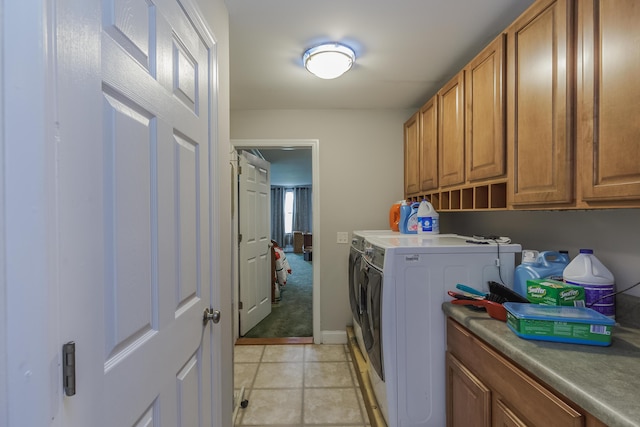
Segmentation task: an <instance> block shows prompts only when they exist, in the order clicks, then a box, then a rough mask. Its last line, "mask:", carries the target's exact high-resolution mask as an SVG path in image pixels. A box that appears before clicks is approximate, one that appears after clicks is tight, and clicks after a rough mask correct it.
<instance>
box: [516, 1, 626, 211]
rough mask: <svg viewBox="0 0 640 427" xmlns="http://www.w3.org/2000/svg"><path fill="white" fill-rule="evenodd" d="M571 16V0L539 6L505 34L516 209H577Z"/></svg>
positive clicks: (537, 4)
mask: <svg viewBox="0 0 640 427" xmlns="http://www.w3.org/2000/svg"><path fill="white" fill-rule="evenodd" d="M616 4H617V3H616ZM612 7H613V6H612ZM573 10H574V2H573V1H572V0H540V1H538V2H536V3H534V5H533V6H532V7H530V8H529V9H528V10H527V11H526V12H525V13H523V14H522V15H521V16H520V17H519V18H518V19H517V20H516V21H515V22H514V23H513V24H512V25H511V26H510V27H509V28H508V31H507V79H508V81H507V138H508V145H509V151H510V152H509V160H510V161H509V167H510V178H511V193H512V194H511V196H512V197H511V203H512V204H513V205H514V206H516V207H517V206H526V205H530V206H531V205H532V206H536V207H541V206H544V205H547V206H550V207H554V206H555V207H560V206H572V205H573V204H574V203H575V194H574V180H573V173H574V172H573V167H574V155H573V141H574V134H573V133H574V132H573V129H574V125H573V123H574V120H573V98H574V96H573V94H574V93H575V92H574V90H573V87H574V81H575V80H574V78H575V77H574V73H573V71H572V70H574V67H575V60H574V56H575V55H574V46H573V42H572V41H573V40H574V37H573V36H572V35H573V34H574V25H573Z"/></svg>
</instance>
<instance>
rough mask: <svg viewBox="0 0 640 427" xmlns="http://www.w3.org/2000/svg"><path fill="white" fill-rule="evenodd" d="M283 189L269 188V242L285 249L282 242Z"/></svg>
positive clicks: (283, 235) (284, 191) (284, 243)
mask: <svg viewBox="0 0 640 427" xmlns="http://www.w3.org/2000/svg"><path fill="white" fill-rule="evenodd" d="M285 193H286V189H285V188H284V187H276V186H273V187H271V240H275V241H276V242H277V243H278V245H280V246H281V247H283V248H284V247H285V245H286V243H287V242H285V240H284V237H285V234H284V195H285Z"/></svg>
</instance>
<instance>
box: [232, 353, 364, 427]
mask: <svg viewBox="0 0 640 427" xmlns="http://www.w3.org/2000/svg"><path fill="white" fill-rule="evenodd" d="M234 378H235V389H236V391H238V390H240V389H241V388H242V387H244V388H245V392H244V398H245V399H248V401H249V405H248V406H247V408H245V409H239V411H238V415H237V417H236V420H235V425H236V426H314V427H325V426H332V427H338V426H340V427H346V426H357V427H364V426H369V425H370V424H369V419H368V417H367V411H366V409H365V406H364V401H363V399H362V394H361V392H360V386H359V385H358V378H357V376H356V372H355V370H354V369H353V364H352V362H351V355H350V354H349V349H348V348H347V346H346V345H326V344H323V345H315V344H307V345H238V346H235V354H234Z"/></svg>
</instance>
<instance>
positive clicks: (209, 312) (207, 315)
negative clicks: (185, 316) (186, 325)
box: [202, 307, 220, 325]
mask: <svg viewBox="0 0 640 427" xmlns="http://www.w3.org/2000/svg"><path fill="white" fill-rule="evenodd" d="M209 320H211V321H212V322H213V323H218V322H219V321H220V311H218V310H214V309H213V308H210V307H207V308H205V309H204V313H203V315H202V324H203V325H206V324H207V322H208V321H209Z"/></svg>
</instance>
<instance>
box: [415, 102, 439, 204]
mask: <svg viewBox="0 0 640 427" xmlns="http://www.w3.org/2000/svg"><path fill="white" fill-rule="evenodd" d="M418 114H419V120H420V126H419V128H420V130H419V135H420V136H419V141H420V142H419V151H420V154H419V157H420V190H421V191H428V190H433V189H436V188H438V97H437V96H434V97H433V98H431V99H430V100H429V101H428V102H427V103H426V104H424V106H423V107H422V108H421V109H420V111H419V113H418Z"/></svg>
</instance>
